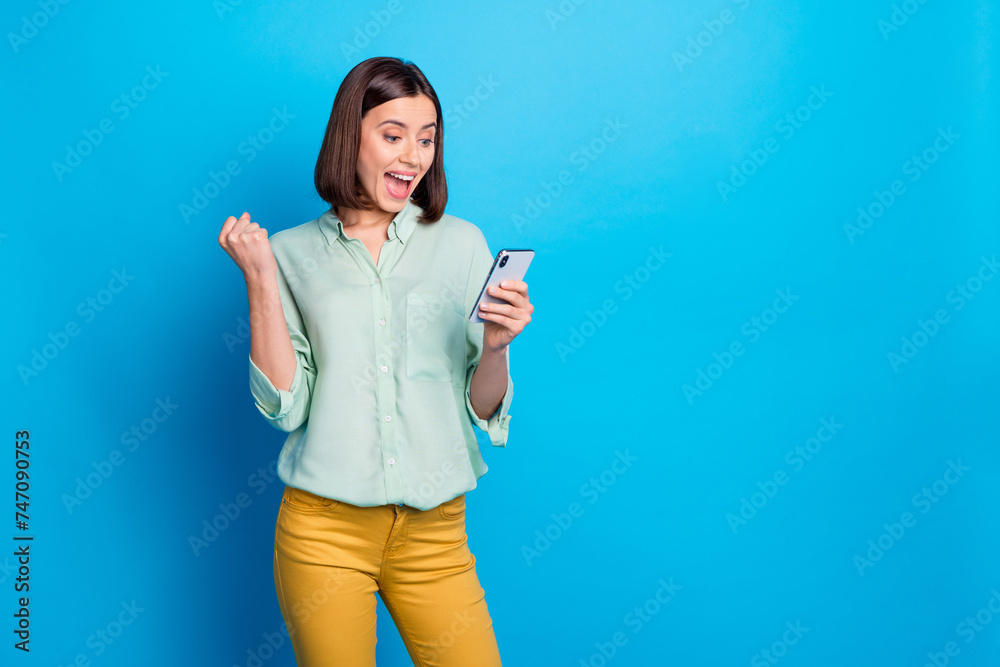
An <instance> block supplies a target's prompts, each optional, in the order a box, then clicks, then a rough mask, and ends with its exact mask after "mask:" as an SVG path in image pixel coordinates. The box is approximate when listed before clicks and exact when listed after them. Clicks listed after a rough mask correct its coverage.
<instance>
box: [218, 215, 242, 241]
mask: <svg viewBox="0 0 1000 667" xmlns="http://www.w3.org/2000/svg"><path fill="white" fill-rule="evenodd" d="M237 221H238V220H237V218H236V216H235V215H231V216H229V217H228V218H226V221H225V222H223V223H222V231H220V232H219V245H222V240H223V239H225V238H226V237H227V236H229V233H230V232H232V231H233V227H234V226H235V225H236V223H237Z"/></svg>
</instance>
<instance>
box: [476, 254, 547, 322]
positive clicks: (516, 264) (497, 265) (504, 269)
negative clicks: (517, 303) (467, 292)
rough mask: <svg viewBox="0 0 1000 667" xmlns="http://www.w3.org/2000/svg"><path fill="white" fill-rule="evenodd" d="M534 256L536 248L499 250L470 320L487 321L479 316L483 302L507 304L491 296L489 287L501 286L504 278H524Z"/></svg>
mask: <svg viewBox="0 0 1000 667" xmlns="http://www.w3.org/2000/svg"><path fill="white" fill-rule="evenodd" d="M534 257H535V251H534V250H528V249H524V248H504V249H503V250H501V251H500V252H498V253H497V256H496V257H495V258H494V259H493V266H492V267H491V268H490V273H489V275H488V276H486V282H485V283H483V288H482V289H481V290H480V291H479V298H478V299H476V303H475V305H474V306H473V307H472V312H471V313H470V314H469V321H470V322H477V323H485V322H486V320H484V319H483V318H481V317H479V304H481V303H500V304H506V303H507V302H506V301H504V300H503V299H498V298H497V297H495V296H491V295H490V294H489V292H487V289H488V288H490V287H497V286H499V285H500V283H501V282H503V281H504V280H524V274H526V273H527V272H528V265H529V264H531V260H532V259H534Z"/></svg>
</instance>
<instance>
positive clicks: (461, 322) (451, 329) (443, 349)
mask: <svg viewBox="0 0 1000 667" xmlns="http://www.w3.org/2000/svg"><path fill="white" fill-rule="evenodd" d="M406 376H407V377H408V378H410V379H411V380H424V381H427V382H450V383H452V384H453V385H455V386H456V387H464V386H465V313H463V312H462V307H461V306H460V305H459V304H457V303H455V302H454V301H449V300H448V299H443V298H441V297H440V296H437V295H433V294H422V293H420V292H410V293H408V294H407V295H406Z"/></svg>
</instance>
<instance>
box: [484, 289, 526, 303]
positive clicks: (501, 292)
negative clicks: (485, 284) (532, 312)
mask: <svg viewBox="0 0 1000 667" xmlns="http://www.w3.org/2000/svg"><path fill="white" fill-rule="evenodd" d="M488 293H489V295H490V296H495V297H496V298H498V299H503V300H505V301H507V302H509V303H512V304H514V305H515V306H524V305H525V304H526V303H527V302H528V295H527V294H521V293H520V292H515V291H514V290H512V289H504V288H502V287H495V286H494V287H490V288H489V290H488Z"/></svg>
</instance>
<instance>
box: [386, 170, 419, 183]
mask: <svg viewBox="0 0 1000 667" xmlns="http://www.w3.org/2000/svg"><path fill="white" fill-rule="evenodd" d="M389 175H390V176H395V177H396V178H398V179H399V180H401V181H412V180H413V177H412V176H404V175H403V174H397V173H394V172H391V171H390V172H389Z"/></svg>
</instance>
